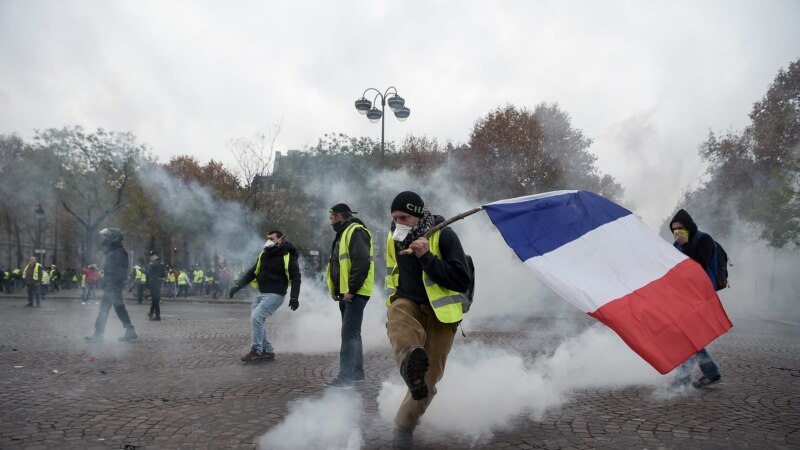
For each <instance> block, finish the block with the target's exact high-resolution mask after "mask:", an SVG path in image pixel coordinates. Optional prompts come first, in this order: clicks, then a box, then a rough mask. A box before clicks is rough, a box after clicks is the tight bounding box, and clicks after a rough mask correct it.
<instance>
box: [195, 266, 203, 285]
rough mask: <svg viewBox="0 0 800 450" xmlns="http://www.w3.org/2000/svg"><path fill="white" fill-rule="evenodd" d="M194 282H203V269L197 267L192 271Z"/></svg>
mask: <svg viewBox="0 0 800 450" xmlns="http://www.w3.org/2000/svg"><path fill="white" fill-rule="evenodd" d="M194 282H195V283H202V282H203V271H202V270H201V269H197V270H195V271H194Z"/></svg>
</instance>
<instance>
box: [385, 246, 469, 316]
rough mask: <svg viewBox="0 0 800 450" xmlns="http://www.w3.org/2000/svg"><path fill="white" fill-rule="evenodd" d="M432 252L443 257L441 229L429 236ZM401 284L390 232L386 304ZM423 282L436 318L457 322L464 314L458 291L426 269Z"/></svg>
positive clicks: (440, 257) (387, 252)
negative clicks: (435, 277) (441, 283)
mask: <svg viewBox="0 0 800 450" xmlns="http://www.w3.org/2000/svg"><path fill="white" fill-rule="evenodd" d="M428 246H429V248H430V252H431V253H432V254H433V256H435V257H436V258H438V259H443V258H442V254H441V252H440V251H439V231H436V232H435V233H433V234H432V235H430V236H429V237H428ZM399 284H400V269H399V268H398V267H397V257H396V255H395V253H394V241H393V240H392V233H389V237H388V241H387V243H386V291H387V293H388V294H389V295H388V297H387V298H386V306H387V307H388V306H389V305H391V303H392V302H391V300H392V297H393V296H394V295H395V294H396V293H397V286H398V285H399ZM422 284H423V285H424V286H425V293H427V294H428V301H429V302H430V304H431V307H432V308H433V312H434V313H435V314H436V318H437V319H439V322H442V323H455V322H458V321H460V320H461V319H462V318H463V317H464V316H463V313H462V311H461V301H460V299H461V297H460V295H459V293H458V292H456V291H451V290H450V289H446V288H444V287H442V286H439V285H438V284H436V282H435V281H433V280H432V279H431V278H430V277H428V274H427V273H425V271H424V270H423V271H422Z"/></svg>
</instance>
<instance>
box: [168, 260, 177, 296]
mask: <svg viewBox="0 0 800 450" xmlns="http://www.w3.org/2000/svg"><path fill="white" fill-rule="evenodd" d="M177 282H178V274H177V273H175V269H174V268H172V266H167V296H168V297H170V298H175V297H177V295H178V287H177V285H176V283H177Z"/></svg>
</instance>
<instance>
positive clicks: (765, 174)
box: [687, 60, 800, 248]
mask: <svg viewBox="0 0 800 450" xmlns="http://www.w3.org/2000/svg"><path fill="white" fill-rule="evenodd" d="M750 120H751V124H750V125H749V126H747V127H746V128H745V129H744V131H743V132H742V133H740V134H735V133H728V134H726V135H723V136H721V137H718V136H716V135H714V134H713V133H711V134H710V135H709V137H708V139H707V140H706V141H705V142H704V143H703V144H702V145H701V147H700V155H701V157H702V158H703V159H704V160H705V161H707V162H708V163H709V169H708V172H709V175H710V176H709V179H708V181H707V182H706V183H705V184H704V186H703V187H702V188H701V189H699V190H697V191H696V192H692V193H690V194H689V195H688V196H687V204H689V205H690V207H694V208H696V209H697V210H701V211H702V213H701V214H703V215H704V216H708V217H707V220H708V221H710V222H712V223H714V226H715V227H716V229H718V230H724V231H727V230H726V228H725V227H726V225H727V224H730V223H732V222H733V221H732V220H730V219H732V218H733V217H734V216H735V215H738V216H740V217H742V218H743V219H745V220H747V221H748V222H751V223H753V224H755V225H757V226H759V227H760V229H761V238H762V239H764V240H765V241H766V242H767V243H768V244H769V245H770V246H771V247H774V248H787V247H795V248H796V247H798V246H800V60H798V61H795V62H793V63H792V64H790V65H789V68H788V70H783V69H781V70H780V71H779V72H778V75H777V76H776V77H775V81H774V82H773V83H772V84H771V85H770V87H769V89H768V91H767V93H766V95H765V96H764V98H762V99H761V100H760V101H758V102H756V103H755V104H754V105H753V110H752V112H751V113H750Z"/></svg>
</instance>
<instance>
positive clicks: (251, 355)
mask: <svg viewBox="0 0 800 450" xmlns="http://www.w3.org/2000/svg"><path fill="white" fill-rule="evenodd" d="M260 357H261V355H260V354H259V353H258V352H257V351H256V349H255V348H254V347H250V351H249V352H247V354H246V355H244V356H242V358H241V360H242V361H244V362H252V361H258V359H259V358H260Z"/></svg>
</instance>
